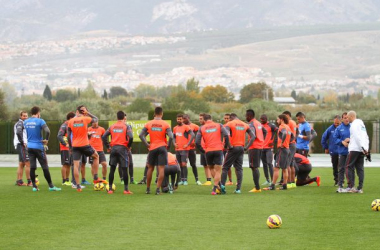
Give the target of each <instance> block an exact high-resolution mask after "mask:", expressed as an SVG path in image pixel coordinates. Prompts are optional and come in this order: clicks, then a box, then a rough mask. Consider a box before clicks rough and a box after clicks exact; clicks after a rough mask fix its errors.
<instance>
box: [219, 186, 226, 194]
mask: <svg viewBox="0 0 380 250" xmlns="http://www.w3.org/2000/svg"><path fill="white" fill-rule="evenodd" d="M220 193H221V194H226V193H227V192H226V187H225V186H223V185H221V186H220Z"/></svg>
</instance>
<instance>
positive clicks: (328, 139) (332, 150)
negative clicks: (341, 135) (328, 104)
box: [321, 115, 341, 186]
mask: <svg viewBox="0 0 380 250" xmlns="http://www.w3.org/2000/svg"><path fill="white" fill-rule="evenodd" d="M340 123H341V121H340V116H339V115H336V116H335V117H334V123H333V124H332V125H331V126H330V127H328V128H327V129H326V131H325V132H324V133H323V135H322V140H321V144H322V147H323V148H324V149H325V153H326V154H330V157H331V163H332V166H333V176H334V181H335V184H334V186H338V163H339V154H338V146H337V145H336V144H335V141H334V138H333V137H334V132H335V130H336V128H337V127H338V126H339V125H340Z"/></svg>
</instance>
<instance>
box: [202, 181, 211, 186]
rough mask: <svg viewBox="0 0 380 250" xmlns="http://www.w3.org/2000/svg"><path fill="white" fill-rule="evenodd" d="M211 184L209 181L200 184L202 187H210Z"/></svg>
mask: <svg viewBox="0 0 380 250" xmlns="http://www.w3.org/2000/svg"><path fill="white" fill-rule="evenodd" d="M211 185H212V183H211V181H206V182H205V183H203V184H202V186H211Z"/></svg>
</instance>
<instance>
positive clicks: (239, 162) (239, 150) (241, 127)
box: [221, 113, 255, 194]
mask: <svg viewBox="0 0 380 250" xmlns="http://www.w3.org/2000/svg"><path fill="white" fill-rule="evenodd" d="M230 117H231V119H232V121H230V122H228V123H227V124H225V125H224V127H225V128H226V130H227V132H228V134H230V145H231V147H229V149H228V151H227V153H226V156H225V159H224V163H223V170H222V187H221V189H222V193H225V187H224V186H225V184H226V180H227V173H228V170H229V169H231V166H232V164H233V165H234V168H235V171H236V177H237V183H236V190H235V191H234V193H235V194H241V190H240V189H241V184H242V181H243V158H244V151H246V150H247V149H248V148H249V147H250V146H251V145H252V143H253V141H254V140H255V137H254V135H253V133H252V130H251V129H250V128H249V126H248V125H247V124H246V123H244V122H242V121H241V120H239V118H238V117H237V115H236V114H234V113H232V114H231V115H230ZM246 133H247V134H248V135H249V136H250V138H251V139H250V141H249V142H248V144H247V145H246V146H245V134H246Z"/></svg>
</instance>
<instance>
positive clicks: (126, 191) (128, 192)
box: [123, 190, 133, 194]
mask: <svg viewBox="0 0 380 250" xmlns="http://www.w3.org/2000/svg"><path fill="white" fill-rule="evenodd" d="M123 194H133V193H132V192H131V191H130V190H124V192H123Z"/></svg>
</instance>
